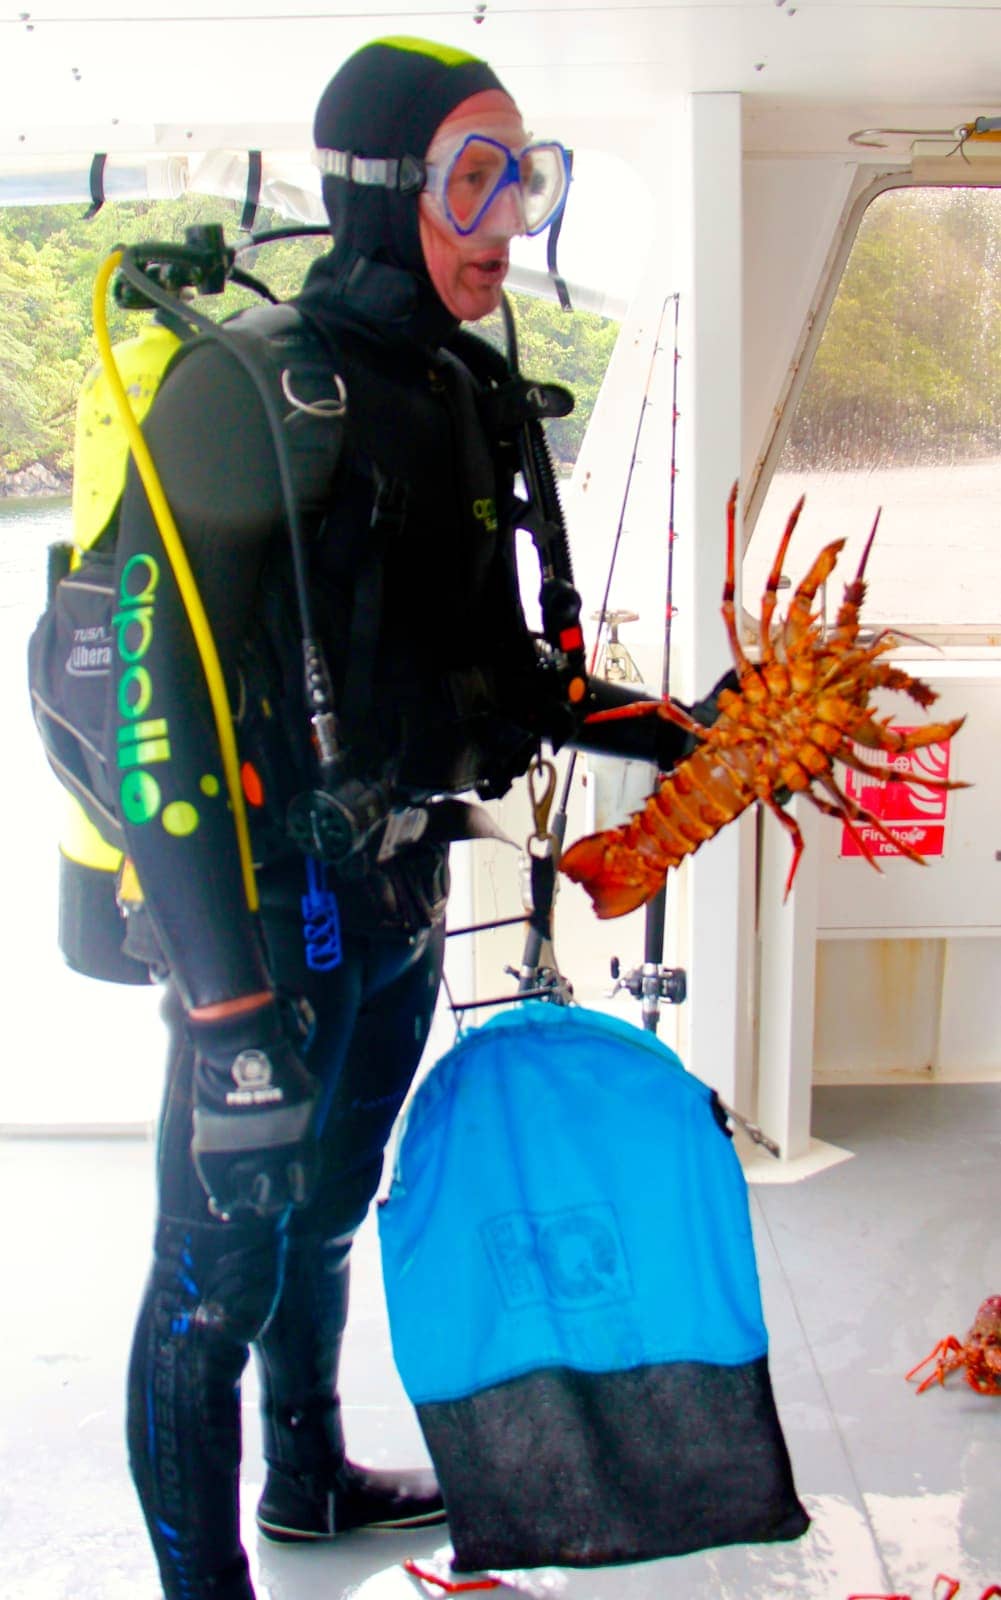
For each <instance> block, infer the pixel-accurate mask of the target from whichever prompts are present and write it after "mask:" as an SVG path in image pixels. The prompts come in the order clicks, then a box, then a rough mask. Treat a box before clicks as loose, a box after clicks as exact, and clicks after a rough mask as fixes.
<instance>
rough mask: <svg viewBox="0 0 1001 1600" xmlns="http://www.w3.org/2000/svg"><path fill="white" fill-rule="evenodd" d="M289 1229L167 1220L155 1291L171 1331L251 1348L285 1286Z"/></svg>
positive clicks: (159, 1242) (160, 1233)
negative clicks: (192, 1330) (194, 1333)
mask: <svg viewBox="0 0 1001 1600" xmlns="http://www.w3.org/2000/svg"><path fill="white" fill-rule="evenodd" d="M284 1256H285V1233H284V1229H283V1228H281V1227H278V1226H276V1225H274V1224H273V1223H272V1224H269V1223H267V1222H265V1221H262V1222H260V1223H255V1224H254V1225H252V1226H245V1227H244V1226H239V1227H236V1226H234V1225H233V1224H232V1223H220V1224H219V1225H218V1226H216V1225H205V1224H194V1223H183V1222H174V1221H172V1220H163V1221H161V1222H160V1224H159V1226H158V1228H157V1235H156V1247H155V1255H154V1262H153V1275H152V1282H151V1289H152V1290H153V1293H154V1295H155V1296H156V1299H157V1301H158V1302H159V1310H160V1313H161V1316H163V1314H164V1313H165V1312H166V1313H168V1314H169V1316H170V1319H171V1321H170V1326H171V1331H172V1332H176V1333H184V1332H187V1331H188V1330H189V1329H190V1328H192V1327H195V1328H197V1329H199V1330H201V1331H202V1332H204V1333H206V1334H209V1335H213V1334H214V1335H216V1336H217V1337H219V1338H221V1339H223V1340H226V1341H227V1342H231V1343H233V1344H236V1345H243V1346H245V1345H248V1344H250V1343H251V1342H252V1341H253V1340H254V1339H255V1338H256V1337H257V1335H258V1333H259V1332H260V1330H261V1328H263V1326H264V1324H265V1323H266V1322H267V1320H268V1317H269V1316H270V1315H271V1311H272V1309H273V1307H274V1304H275V1300H276V1298H277V1295H278V1290H279V1287H280V1284H281V1274H282V1265H283V1261H284Z"/></svg>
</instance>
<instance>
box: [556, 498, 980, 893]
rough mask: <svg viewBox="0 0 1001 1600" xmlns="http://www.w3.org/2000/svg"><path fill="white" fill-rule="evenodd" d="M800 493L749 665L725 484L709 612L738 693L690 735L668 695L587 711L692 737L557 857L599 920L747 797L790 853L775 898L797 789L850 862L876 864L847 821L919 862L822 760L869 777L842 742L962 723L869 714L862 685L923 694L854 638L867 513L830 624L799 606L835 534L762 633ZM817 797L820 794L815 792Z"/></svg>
mask: <svg viewBox="0 0 1001 1600" xmlns="http://www.w3.org/2000/svg"><path fill="white" fill-rule="evenodd" d="M803 504H804V500H803V499H802V498H801V499H800V500H799V501H798V502H797V504H796V505H795V507H794V508H793V511H792V514H791V515H790V517H789V520H788V522H787V523H786V527H785V531H784V533H783V535H782V538H781V540H780V542H779V547H778V550H777V552H776V555H775V560H774V561H773V563H772V567H771V570H770V572H769V574H768V579H767V582H766V585H765V590H764V594H763V596H762V600H761V625H760V634H761V645H760V660H759V661H758V662H757V663H755V662H753V661H751V660H750V659H749V658H748V656H747V655H745V653H744V651H743V649H742V647H741V644H740V640H739V637H738V633H737V619H736V608H735V605H734V548H735V521H736V505H737V486H736V484H735V485H734V487H733V490H732V491H731V494H730V499H729V502H728V505H727V556H726V581H725V583H724V587H723V605H722V615H723V622H724V625H725V627H726V633H727V638H728V640H729V644H730V649H731V652H732V655H733V661H734V666H735V668H736V672H737V679H738V684H739V687H738V688H737V689H736V690H731V689H722V690H721V691H720V693H719V695H718V697H717V706H718V712H719V715H718V716H717V719H716V721H715V722H714V723H713V724H712V726H711V727H709V728H706V727H703V726H702V724H701V723H698V722H696V721H695V720H694V719H693V718H692V717H690V716H689V715H688V713H687V712H686V711H684V710H683V709H682V708H681V707H680V706H677V705H675V704H674V703H673V702H672V701H670V700H647V701H640V702H637V703H634V704H632V705H628V706H623V707H620V708H617V709H615V710H614V711H599V712H596V713H595V714H594V715H593V716H592V717H590V718H589V719H588V721H589V722H599V721H607V720H609V719H612V718H616V717H623V716H643V715H647V714H650V713H655V714H657V715H659V716H662V717H666V718H667V719H668V720H669V721H671V722H675V723H677V724H678V725H679V726H680V727H682V728H684V729H685V730H686V731H687V732H688V733H690V734H692V735H693V736H694V737H695V738H696V739H697V741H698V743H697V746H696V748H695V750H694V751H693V752H692V754H691V755H689V756H687V757H686V758H685V759H684V760H683V761H681V762H680V763H679V764H678V766H676V767H675V768H674V769H673V770H672V771H671V772H670V773H669V774H668V775H667V777H666V778H665V779H664V780H663V782H662V783H661V785H660V787H659V788H658V789H656V790H655V791H654V793H653V794H652V795H651V796H650V797H649V799H648V800H647V801H646V803H645V805H644V806H643V807H642V809H641V810H639V811H636V812H634V813H633V815H632V817H631V818H630V819H629V821H628V822H626V823H624V824H623V825H622V826H621V827H618V828H609V829H606V830H605V831H604V832H602V833H593V834H589V835H588V836H587V837H586V838H583V839H578V840H577V842H576V844H574V845H572V846H571V847H570V849H569V850H567V852H566V853H565V855H564V856H563V858H562V860H561V862H560V870H561V871H562V872H565V873H566V875H567V877H568V878H571V879H572V880H573V881H574V882H575V883H580V884H583V886H584V888H585V889H586V890H587V892H588V894H589V895H590V896H591V899H592V900H593V902H594V908H595V911H596V912H597V914H598V916H599V917H602V918H605V917H621V916H623V915H625V913H626V912H627V911H634V910H635V909H636V907H637V906H641V905H643V903H644V902H645V901H647V900H649V899H651V898H652V896H653V895H654V894H656V893H657V891H658V889H660V887H661V885H662V884H663V882H664V878H665V876H666V874H667V872H668V871H669V870H670V868H671V867H675V866H677V865H678V863H679V862H680V861H682V860H683V859H684V857H685V856H687V855H692V854H693V853H694V852H695V851H696V850H697V849H698V848H699V846H700V845H702V844H704V843H705V841H706V840H707V839H711V838H713V836H714V835H715V834H717V833H718V832H719V831H720V829H721V828H723V827H725V826H726V824H727V823H728V822H732V821H733V820H734V818H735V817H738V816H739V815H740V814H741V812H742V811H745V810H746V809H747V807H748V806H750V805H753V804H754V803H755V802H758V803H760V804H761V805H763V806H765V807H766V809H767V810H768V811H770V812H771V813H772V815H773V816H775V817H777V818H778V820H779V822H780V823H781V824H782V826H783V828H784V829H785V830H786V832H787V833H788V834H789V836H790V839H791V841H792V845H793V858H792V865H791V866H790V869H789V875H788V877H787V879H786V886H785V892H786V894H787V895H788V893H789V890H790V889H791V887H792V882H793V879H794V877H795V875H796V869H797V867H798V865H799V860H800V856H801V855H802V853H803V838H802V834H801V833H800V830H799V828H798V827H797V825H796V822H795V820H794V819H793V818H792V817H790V816H789V815H787V813H786V812H785V811H784V810H783V807H782V804H780V802H779V799H777V798H776V796H779V797H781V796H782V795H783V791H785V799H788V797H789V794H790V793H792V794H796V793H803V794H806V795H808V796H809V798H810V800H811V801H812V802H813V804H814V805H815V806H816V807H817V809H818V810H820V811H822V812H824V813H825V814H826V815H827V816H833V817H837V818H839V819H840V820H841V821H842V822H843V823H844V825H845V827H846V828H847V829H848V830H849V832H850V833H851V834H852V836H853V837H854V838H855V840H856V842H857V843H858V846H859V848H860V850H861V851H862V854H863V855H864V856H865V858H866V860H867V861H869V863H870V864H871V865H872V866H874V867H876V870H877V871H879V870H880V869H879V867H878V864H877V862H876V860H875V858H874V856H873V853H872V851H871V850H870V849H869V847H868V845H867V843H866V840H865V839H864V837H863V836H862V834H861V833H860V831H859V829H858V828H857V826H856V824H857V823H858V822H863V823H866V824H868V826H869V827H871V828H873V829H875V831H876V833H877V834H878V835H880V837H881V838H883V839H886V840H887V841H889V843H890V844H891V845H892V846H893V848H894V849H895V850H896V851H899V852H901V853H902V854H903V855H905V856H909V857H910V858H911V860H912V861H917V862H920V863H922V864H923V862H924V858H923V857H922V856H920V855H919V854H918V853H917V851H916V850H914V849H913V848H912V847H911V846H910V845H908V844H907V843H906V842H905V841H904V840H902V839H899V838H897V837H896V836H895V835H894V834H892V833H891V832H890V831H889V829H888V828H887V827H886V826H885V824H884V823H883V822H882V821H881V820H880V819H879V818H878V817H876V816H873V815H872V813H871V812H869V811H867V810H866V809H865V807H864V806H862V805H860V804H859V803H858V802H857V801H856V800H853V799H852V798H851V797H850V796H849V795H847V794H845V793H844V791H843V790H842V789H841V788H840V787H839V786H838V784H837V782H836V780H835V777H834V773H833V770H832V768H833V764H834V762H835V760H837V761H841V762H843V763H844V764H845V765H846V766H848V767H852V768H854V769H855V771H857V772H862V773H865V774H866V775H867V776H868V777H870V778H876V779H882V780H884V781H885V780H886V779H887V778H889V777H890V776H891V773H890V771H889V770H888V768H887V766H886V765H880V766H877V765H876V764H875V763H874V762H871V761H866V760H865V759H863V757H862V756H860V755H859V753H858V751H857V750H856V749H855V748H854V745H861V746H863V748H866V749H870V750H874V751H878V752H880V753H881V754H883V755H890V756H895V755H899V754H901V753H903V752H904V751H908V750H915V749H918V748H920V747H922V746H924V745H931V744H938V743H940V742H944V741H945V740H947V739H951V737H952V735H953V734H954V733H955V732H956V730H957V729H958V728H960V727H961V726H962V723H963V718H962V717H958V718H957V719H956V720H955V721H953V722H931V723H928V724H927V725H926V726H925V727H923V728H915V729H912V730H910V731H909V732H899V731H895V730H894V729H893V728H891V727H890V719H889V718H888V717H886V718H877V717H876V716H875V715H874V713H873V709H872V707H871V706H870V703H869V697H870V695H871V694H872V692H873V691H874V690H876V689H892V690H899V691H901V692H902V693H904V694H906V695H909V696H910V698H911V699H912V700H914V701H916V702H917V704H918V705H919V706H921V707H922V708H927V707H928V706H930V705H931V704H932V703H933V702H934V700H935V699H936V695H935V694H934V692H933V691H932V690H931V689H930V688H929V687H928V685H927V684H926V683H922V681H921V680H920V678H912V677H911V676H910V675H909V674H908V673H906V672H904V671H903V670H902V669H901V668H899V667H893V666H890V665H889V663H887V662H885V661H882V660H880V657H881V656H884V655H885V654H886V653H887V652H888V651H889V650H892V649H893V648H894V644H895V640H894V639H893V637H892V635H890V634H888V633H882V634H880V635H878V636H877V638H876V639H875V640H874V641H873V642H871V643H865V644H864V643H863V642H862V641H861V640H860V638H859V609H860V607H861V605H862V601H863V599H864V597H865V582H864V573H865V567H866V562H867V560H868V557H869V552H870V550H871V548H872V543H873V539H874V538H875V535H876V528H877V526H878V524H879V516H878V514H877V516H876V520H875V522H874V523H873V526H872V531H871V533H870V534H869V538H868V540H867V542H866V546H865V549H864V550H863V552H862V559H861V561H860V562H859V568H858V571H857V573H856V574H855V577H854V579H853V580H852V581H851V582H850V583H848V584H847V585H846V586H845V593H844V600H843V601H842V604H841V606H840V608H839V610H838V614H837V618H836V620H835V623H834V626H833V627H832V628H831V629H830V631H825V629H824V626H823V623H822V621H821V620H820V619H818V617H817V616H816V615H815V614H814V612H813V610H812V606H813V602H814V599H815V597H816V594H817V590H818V589H819V588H820V586H821V584H822V583H824V582H825V580H826V579H827V578H828V577H829V576H830V574H831V572H832V571H833V570H834V567H835V565H836V563H837V559H838V556H839V554H840V552H841V551H842V549H843V548H844V544H845V541H844V539H837V540H834V541H833V543H831V544H828V545H825V547H824V549H823V550H821V552H820V554H819V555H818V556H817V558H816V560H815V561H814V562H813V564H812V566H811V567H810V569H809V571H808V572H807V574H806V576H805V577H804V578H803V580H802V582H801V583H800V585H799V587H798V588H797V589H796V591H795V593H794V594H793V597H792V600H791V601H790V604H789V608H788V611H787V612H786V615H785V618H784V620H783V621H782V622H781V623H780V625H779V626H778V627H777V628H774V630H773V623H774V621H775V610H776V602H777V593H778V586H779V579H780V578H781V576H782V566H783V563H784V561H785V556H786V551H787V550H788V548H789V541H790V539H791V538H792V535H793V530H794V529H795V527H796V524H797V522H798V521H799V516H800V512H801V511H802V509H803ZM921 783H922V785H924V786H925V787H927V788H929V789H957V788H963V787H965V785H963V784H961V783H954V782H950V781H949V780H948V779H944V778H924V777H923V778H922V779H921ZM815 786H816V788H819V789H820V790H822V791H824V792H825V794H826V796H827V798H823V797H822V796H821V795H820V794H818V793H816V792H815Z"/></svg>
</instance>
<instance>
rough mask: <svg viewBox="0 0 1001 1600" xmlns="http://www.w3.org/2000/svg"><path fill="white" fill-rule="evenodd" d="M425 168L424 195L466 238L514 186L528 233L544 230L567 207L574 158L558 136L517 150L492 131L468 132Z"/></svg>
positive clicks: (458, 232)
mask: <svg viewBox="0 0 1001 1600" xmlns="http://www.w3.org/2000/svg"><path fill="white" fill-rule="evenodd" d="M425 170H426V173H427V179H426V184H425V191H424V192H425V194H427V196H428V197H429V199H430V200H431V202H432V204H434V205H435V206H436V207H437V209H438V210H439V211H440V212H441V214H442V215H443V216H444V217H445V218H446V220H447V221H448V222H449V223H450V224H451V226H452V227H453V228H454V229H455V232H456V233H457V234H458V235H459V236H460V238H463V239H465V238H467V237H468V235H469V234H471V233H475V232H476V229H477V228H478V227H479V226H480V223H481V222H482V221H483V219H484V217H485V216H486V214H487V212H488V211H489V210H490V207H491V206H492V205H493V203H494V201H495V200H496V199H497V198H498V196H499V195H500V194H502V193H503V191H504V190H505V189H507V188H509V187H510V188H514V189H516V190H517V191H518V195H519V197H520V202H521V211H522V216H523V219H524V224H525V226H524V231H525V233H527V234H528V235H529V236H533V235H535V234H537V233H542V231H543V229H545V228H548V226H549V224H550V223H551V222H553V221H555V219H556V218H557V217H558V216H559V214H560V212H561V211H562V210H563V207H564V205H565V203H566V198H567V192H568V190H569V188H570V157H569V155H568V154H567V152H566V150H565V149H564V148H563V146H562V145H561V144H558V143H557V142H556V141H555V140H554V141H551V142H548V143H541V142H540V143H537V144H527V145H525V146H524V148H523V149H521V150H512V149H511V148H510V146H508V145H506V144H502V143H501V141H500V140H499V139H493V138H491V137H490V136H489V135H488V134H485V133H469V134H466V135H465V137H464V138H463V139H461V140H460V142H459V143H458V144H457V146H456V147H455V149H454V150H452V151H449V152H447V153H445V154H444V155H443V159H441V160H439V161H428V162H427V163H426V169H425Z"/></svg>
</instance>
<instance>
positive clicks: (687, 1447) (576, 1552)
mask: <svg viewBox="0 0 1001 1600" xmlns="http://www.w3.org/2000/svg"><path fill="white" fill-rule="evenodd" d="M417 1412H418V1416H419V1418H420V1422H421V1426H422V1428H423V1430H424V1436H425V1439H426V1440H427V1445H428V1449H429V1451H430V1453H431V1458H432V1460H433V1462H434V1465H435V1469H436V1471H437V1473H438V1478H439V1481H440V1483H441V1486H442V1490H443V1493H444V1496H445V1504H446V1507H447V1510H448V1520H449V1530H450V1534H451V1538H452V1545H453V1548H454V1550H455V1561H454V1566H455V1569H456V1570H457V1571H459V1572H470V1571H477V1570H482V1569H491V1568H496V1567H499V1568H511V1567H540V1566H568V1567H593V1566H606V1565H612V1564H615V1563H619V1562H627V1561H645V1560H650V1559H653V1558H655V1557H658V1556H675V1555H684V1554H686V1553H688V1552H690V1551H693V1550H704V1549H709V1548H712V1547H713V1546H716V1545H726V1544H745V1543H764V1542H770V1541H773V1540H785V1539H796V1538H798V1537H799V1536H800V1534H802V1533H805V1531H806V1529H807V1527H808V1526H809V1518H808V1517H807V1515H806V1512H805V1511H804V1510H803V1507H802V1506H801V1505H800V1503H799V1500H798V1499H797V1496H796V1490H795V1487H794V1484H793V1478H792V1469H791V1466H790V1463H789V1455H788V1452H787V1450H786V1446H785V1440H784V1439H783V1436H782V1430H781V1427H780V1425H779V1420H778V1416H777V1413H776V1410H775V1402H774V1399H773V1396H772V1388H771V1380H770V1378H769V1374H768V1362H767V1358H765V1357H762V1358H761V1359H760V1360H759V1361H754V1362H751V1363H749V1364H748V1365H746V1366H739V1367H722V1366H714V1365H709V1364H707V1363H704V1362H697V1361H684V1362H678V1363H672V1364H670V1365H664V1366H648V1367H640V1368H636V1369H634V1370H632V1371H628V1372H614V1373H599V1374H592V1373H581V1372H575V1371H572V1370H570V1369H569V1368H555V1369H551V1370H547V1371H541V1372H533V1373H529V1374H528V1375H527V1376H525V1377H521V1378H515V1379H512V1380H511V1381H510V1382H509V1383H504V1384H499V1385H497V1386H496V1387H494V1388H491V1389H487V1390H483V1391H482V1392H481V1393H479V1394H477V1395H473V1396H472V1397H470V1398H469V1399H466V1400H458V1401H436V1402H433V1403H431V1404H426V1405H419V1406H418V1408H417Z"/></svg>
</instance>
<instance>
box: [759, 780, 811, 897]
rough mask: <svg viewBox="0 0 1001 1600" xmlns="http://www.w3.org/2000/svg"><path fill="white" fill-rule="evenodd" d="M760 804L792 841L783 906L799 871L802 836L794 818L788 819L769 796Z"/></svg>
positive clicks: (775, 801)
mask: <svg viewBox="0 0 1001 1600" xmlns="http://www.w3.org/2000/svg"><path fill="white" fill-rule="evenodd" d="M762 804H763V805H764V807H765V809H766V810H767V811H770V812H771V814H772V816H773V817H777V818H778V820H779V822H781V824H782V826H783V828H784V829H785V831H786V833H787V834H788V835H789V837H790V839H791V840H792V862H791V864H790V867H789V874H788V876H787V878H786V886H785V888H784V889H783V891H782V903H783V905H784V904H785V902H786V901H787V900H788V898H789V891H790V890H791V888H792V883H793V879H794V878H795V876H796V873H797V871H798V869H799V863H800V858H801V856H802V854H803V835H802V834H801V833H800V831H799V824H798V823H797V822H796V820H795V818H793V817H790V816H789V815H788V813H787V812H785V811H783V809H782V807H781V806H780V805H779V803H778V801H777V800H773V799H772V798H771V796H770V795H765V796H764V797H763V799H762Z"/></svg>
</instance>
